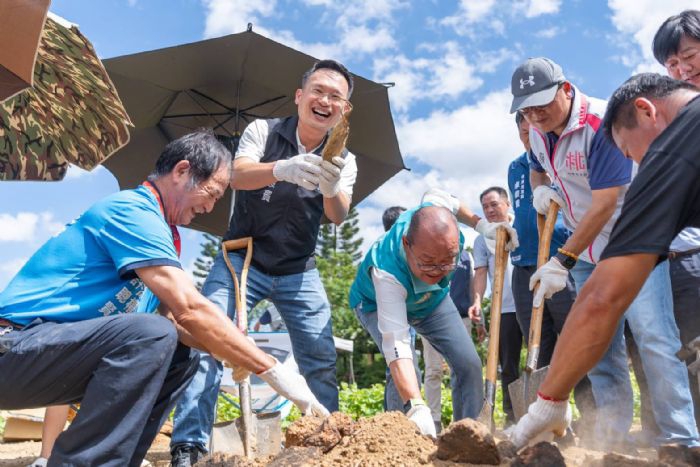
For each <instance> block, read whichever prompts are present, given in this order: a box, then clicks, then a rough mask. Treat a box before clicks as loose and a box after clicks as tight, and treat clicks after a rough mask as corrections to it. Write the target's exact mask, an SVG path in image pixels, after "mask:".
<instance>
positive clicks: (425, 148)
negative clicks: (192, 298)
mask: <svg viewBox="0 0 700 467" xmlns="http://www.w3.org/2000/svg"><path fill="white" fill-rule="evenodd" d="M691 7H697V0H675V1H674V0H667V1H664V2H661V1H658V0H624V1H623V0H609V1H603V0H590V1H583V0H567V1H562V0H509V1H503V0H462V1H461V2H460V1H440V0H432V1H431V0H422V1H402V0H361V1H349V2H348V1H347V0H346V1H342V2H341V1H334V0H298V1H292V0H264V1H262V0H53V2H52V5H51V11H53V12H54V13H56V14H58V15H60V16H62V17H64V18H65V19H67V20H69V21H71V22H73V23H76V24H78V25H79V27H80V30H81V31H82V33H83V34H84V35H85V36H87V37H88V38H89V39H90V40H91V41H92V43H93V45H94V47H95V49H96V50H97V52H98V54H99V56H100V57H101V58H110V57H115V56H119V55H124V54H130V53H135V52H141V51H146V50H153V49H157V48H162V47H166V46H173V45H177V44H183V43H187V42H195V41H198V40H202V39H205V38H210V37H218V36H221V35H225V34H231V33H236V32H241V31H243V30H245V27H246V24H247V23H249V22H250V23H253V25H254V29H255V31H256V32H259V33H261V34H264V35H266V36H268V37H271V38H273V39H275V40H277V41H279V42H282V43H284V44H286V45H289V46H291V47H294V48H296V49H299V50H302V51H304V52H306V53H308V54H311V55H313V56H316V57H319V58H335V59H338V60H341V61H342V62H344V63H345V64H346V65H347V66H348V68H349V69H350V70H351V71H353V72H354V73H356V74H359V75H361V76H364V77H366V78H370V79H374V80H377V81H382V82H384V81H393V82H395V83H396V86H395V87H394V88H392V89H390V98H391V103H392V112H393V115H394V120H395V123H396V127H397V133H398V136H399V144H400V146H401V150H402V154H403V156H404V160H405V163H406V165H407V166H408V167H410V168H411V169H412V171H411V172H403V173H401V174H399V175H397V176H396V177H394V178H393V179H392V180H390V181H389V182H387V183H386V184H385V185H384V186H382V187H381V188H380V189H379V190H377V191H376V192H375V193H374V194H373V195H372V196H371V197H370V198H368V199H367V200H366V201H364V202H363V203H362V204H360V206H359V210H360V221H361V228H362V232H361V233H362V235H363V237H364V238H365V244H366V245H367V244H369V242H370V241H371V240H372V239H374V238H376V237H377V236H378V235H379V233H380V232H381V224H380V216H381V212H382V211H383V210H384V208H386V207H388V206H391V205H395V204H399V205H404V206H411V205H413V204H415V203H417V202H418V201H419V199H420V196H421V194H422V193H423V192H424V191H425V189H427V188H428V187H431V186H439V187H442V188H445V189H448V190H449V191H451V192H452V193H453V194H455V195H457V196H459V197H460V198H461V199H463V200H465V201H467V202H468V203H469V204H470V205H471V206H472V207H473V209H475V210H477V211H480V208H479V204H478V193H480V192H481V191H482V190H483V189H484V188H486V187H488V186H491V185H503V186H505V185H506V170H507V167H508V163H509V162H510V161H511V160H512V159H513V158H515V157H516V156H517V155H519V154H520V153H521V152H522V147H521V146H520V143H519V140H518V138H517V132H516V128H515V124H514V123H513V120H512V116H511V115H509V114H508V110H509V105H510V91H509V85H510V77H511V74H512V71H513V69H514V67H515V66H517V64H518V63H520V62H521V61H522V60H524V59H526V58H527V57H530V56H540V55H544V56H547V57H550V58H552V59H553V60H555V61H557V62H558V63H559V64H560V65H562V68H563V69H564V73H565V74H566V76H567V78H569V79H570V80H571V81H572V82H573V83H574V84H575V85H577V86H578V87H579V88H580V89H581V90H582V91H583V92H584V93H586V94H588V95H591V96H595V97H600V98H606V97H607V96H609V94H610V93H611V92H612V91H613V90H614V89H615V88H616V87H617V85H619V84H620V83H621V82H622V81H624V79H626V78H627V77H628V76H629V75H630V74H632V73H634V72H638V71H646V70H656V71H660V68H659V67H658V66H657V65H656V64H655V63H654V61H653V58H652V55H651V50H650V49H651V39H652V37H653V34H654V32H655V31H656V29H657V28H658V26H659V25H660V23H661V22H662V21H663V20H664V19H665V18H667V17H668V16H670V15H672V14H676V13H678V12H680V11H681V10H683V9H684V8H691ZM281 72H283V70H281ZM358 176H359V177H362V174H361V173H360V174H359V175H358ZM116 190H118V186H117V183H116V180H115V179H114V177H112V175H111V174H110V173H109V172H108V171H107V170H106V169H103V168H98V169H96V170H94V171H93V172H90V173H88V172H85V171H82V170H79V169H71V170H69V173H68V176H67V178H66V180H64V181H61V182H57V183H35V182H34V183H33V182H4V183H0V199H3V200H4V203H3V204H2V209H0V288H2V287H4V286H5V285H6V284H7V282H8V281H9V280H10V279H11V278H12V276H13V275H14V274H15V272H16V271H17V270H18V269H19V268H20V267H21V266H22V264H23V263H24V262H25V261H26V260H27V259H28V258H29V256H30V255H31V254H32V253H33V251H34V250H36V249H37V248H38V247H39V246H40V245H41V244H42V243H43V242H44V241H46V239H47V238H49V237H50V236H51V235H53V234H55V233H56V232H58V231H60V229H61V228H62V226H63V225H64V224H65V223H67V222H69V221H70V220H72V219H73V218H75V217H76V216H78V215H79V214H80V213H81V212H82V211H84V210H85V209H87V208H88V207H89V206H90V205H91V204H92V203H93V202H95V201H96V200H98V199H100V198H102V197H103V196H105V195H107V194H109V193H112V192H114V191H116ZM465 233H468V234H469V237H470V238H473V235H472V234H471V233H470V232H469V231H465ZM183 238H184V243H183V264H184V265H185V267H186V268H188V269H189V268H191V267H192V263H193V261H194V259H195V258H196V256H197V254H198V253H199V242H200V241H201V237H200V235H199V234H198V233H196V232H194V231H185V232H184V233H183Z"/></svg>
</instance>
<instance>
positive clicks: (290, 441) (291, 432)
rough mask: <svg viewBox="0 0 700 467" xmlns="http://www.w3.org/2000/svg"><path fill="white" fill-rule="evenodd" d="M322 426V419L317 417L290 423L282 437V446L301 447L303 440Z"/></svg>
mask: <svg viewBox="0 0 700 467" xmlns="http://www.w3.org/2000/svg"><path fill="white" fill-rule="evenodd" d="M322 424H323V419H321V418H318V417H301V418H300V419H299V420H297V421H296V422H294V423H292V424H291V425H290V426H289V428H287V432H286V433H285V437H284V445H285V446H286V447H288V448H290V447H293V446H302V445H303V444H304V440H305V439H306V438H308V437H309V436H311V435H313V434H314V433H316V431H318V429H319V428H320V427H321V425H322Z"/></svg>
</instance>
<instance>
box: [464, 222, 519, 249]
mask: <svg viewBox="0 0 700 467" xmlns="http://www.w3.org/2000/svg"><path fill="white" fill-rule="evenodd" d="M499 227H504V228H505V229H506V231H508V237H509V238H508V243H506V250H508V251H513V250H515V249H516V248H518V246H519V245H520V242H518V232H516V231H515V229H514V228H513V226H512V225H510V224H509V223H508V222H489V221H487V220H486V219H480V220H479V222H477V223H476V226H474V230H476V231H477V232H479V233H480V234H481V235H483V236H484V237H485V238H488V239H490V240H494V241H495V240H496V231H497V230H498V228H499Z"/></svg>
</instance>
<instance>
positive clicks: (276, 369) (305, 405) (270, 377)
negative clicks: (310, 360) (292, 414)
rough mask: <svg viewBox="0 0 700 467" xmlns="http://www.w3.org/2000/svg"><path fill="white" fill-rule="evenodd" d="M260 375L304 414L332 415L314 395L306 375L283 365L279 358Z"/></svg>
mask: <svg viewBox="0 0 700 467" xmlns="http://www.w3.org/2000/svg"><path fill="white" fill-rule="evenodd" d="M273 358H274V357H273ZM258 377H260V379H262V380H263V381H265V382H266V383H267V384H269V385H270V387H272V389H274V390H275V391H277V393H278V394H279V395H281V396H282V397H285V398H287V399H289V400H290V401H292V402H293V403H294V405H296V406H297V407H299V410H301V413H303V414H304V415H316V416H318V417H327V416H328V415H330V412H328V410H327V409H326V408H325V407H324V406H323V405H321V403H320V402H319V401H318V399H316V396H314V395H313V393H312V392H311V389H309V385H308V384H306V380H305V379H304V377H303V376H301V375H300V374H298V373H296V372H294V371H293V370H291V369H289V368H288V367H286V366H284V365H282V364H281V363H280V362H279V361H277V359H275V364H274V365H273V366H272V367H271V368H270V369H268V370H265V371H263V372H262V373H260V374H258Z"/></svg>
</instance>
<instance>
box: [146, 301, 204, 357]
mask: <svg viewBox="0 0 700 467" xmlns="http://www.w3.org/2000/svg"><path fill="white" fill-rule="evenodd" d="M158 313H159V314H160V315H161V316H164V317H166V318H168V319H169V320H170V321H171V322H172V323H173V325H174V326H175V329H176V330H177V337H178V340H179V341H180V342H181V343H182V344H183V345H186V346H187V347H191V348H193V349H197V350H201V351H204V352H207V353H210V352H209V349H207V348H206V346H204V345H202V343H201V342H199V341H197V339H195V338H194V337H193V336H192V334H190V332H189V331H188V330H187V329H185V328H183V327H182V326H181V325H180V324H178V322H177V321H175V318H174V317H173V314H172V313H171V312H170V310H169V309H168V308H167V307H165V306H163V305H161V306H160V307H159V308H158Z"/></svg>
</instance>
